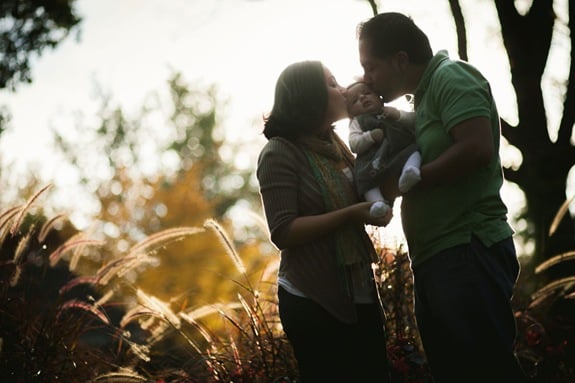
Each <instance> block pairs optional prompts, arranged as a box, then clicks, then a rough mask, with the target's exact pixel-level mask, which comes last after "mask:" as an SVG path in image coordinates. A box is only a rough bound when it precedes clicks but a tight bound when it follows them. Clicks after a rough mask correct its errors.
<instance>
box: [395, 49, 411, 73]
mask: <svg viewBox="0 0 575 383" xmlns="http://www.w3.org/2000/svg"><path fill="white" fill-rule="evenodd" d="M395 62H396V65H397V66H398V68H400V69H401V70H405V69H406V68H407V66H408V65H409V55H408V54H407V52H406V51H399V52H397V53H396V54H395Z"/></svg>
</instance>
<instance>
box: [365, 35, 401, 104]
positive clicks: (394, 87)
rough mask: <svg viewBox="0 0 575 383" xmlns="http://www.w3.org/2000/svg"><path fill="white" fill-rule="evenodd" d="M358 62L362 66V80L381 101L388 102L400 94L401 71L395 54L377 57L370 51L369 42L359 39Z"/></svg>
mask: <svg viewBox="0 0 575 383" xmlns="http://www.w3.org/2000/svg"><path fill="white" fill-rule="evenodd" d="M359 62H360V63H361V66H362V67H363V81H365V83H366V84H367V85H369V86H370V87H371V88H372V89H373V90H374V91H375V92H376V93H377V94H378V95H379V96H381V98H382V100H383V102H390V101H393V100H395V99H396V98H398V97H400V96H402V94H401V93H400V87H399V84H400V83H399V81H400V79H401V73H400V71H399V67H398V66H397V63H396V60H395V55H392V56H390V57H388V58H379V57H375V56H373V54H372V53H371V46H370V42H369V41H367V40H359Z"/></svg>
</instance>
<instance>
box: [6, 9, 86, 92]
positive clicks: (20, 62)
mask: <svg viewBox="0 0 575 383" xmlns="http://www.w3.org/2000/svg"><path fill="white" fill-rule="evenodd" d="M74 1H75V0H2V2H1V3H0V89H2V88H11V89H12V90H15V88H16V84H17V83H20V82H31V77H30V61H31V58H32V57H33V55H38V56H39V55H40V54H41V53H42V52H43V51H44V50H45V49H46V48H54V47H55V46H56V45H58V44H59V43H60V42H62V40H64V39H65V38H66V37H67V36H68V33H69V32H70V31H71V30H73V29H74V28H75V27H76V26H77V25H78V24H79V23H80V18H79V17H78V16H77V15H76V14H75V12H74V9H73V5H74Z"/></svg>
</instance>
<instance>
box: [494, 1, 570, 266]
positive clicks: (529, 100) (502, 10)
mask: <svg viewBox="0 0 575 383" xmlns="http://www.w3.org/2000/svg"><path fill="white" fill-rule="evenodd" d="M495 6H496V8H497V13H498V16H499V21H500V23H501V31H502V35H503V43H504V45H505V48H506V51H507V55H508V58H509V64H510V68H511V81H512V84H513V88H514V89H515V93H516V95H517V109H518V116H519V123H518V125H517V126H510V125H509V124H507V123H505V122H503V123H502V133H503V135H504V136H505V138H506V139H507V140H508V141H509V143H510V144H511V145H514V146H515V147H517V148H518V149H519V150H520V151H521V153H522V155H523V162H522V164H521V167H520V168H519V169H518V170H516V171H514V170H512V169H505V177H506V178H507V179H508V180H509V181H511V182H514V183H516V184H517V185H518V186H519V187H520V188H521V189H522V190H523V192H524V193H525V198H526V201H527V206H526V217H527V219H528V222H529V224H530V225H531V226H530V227H531V229H530V235H531V236H532V238H533V239H534V240H535V252H534V254H533V261H534V262H540V261H542V260H544V259H546V258H549V257H550V256H553V255H556V254H559V253H561V252H564V251H567V250H573V248H575V246H574V245H575V235H574V223H573V220H572V219H571V218H570V217H569V215H567V216H566V217H565V218H564V220H563V221H562V222H561V225H560V226H559V227H558V229H557V231H556V233H555V234H554V235H553V236H552V237H549V236H548V234H547V233H548V231H549V228H550V226H551V222H552V221H553V218H554V216H555V214H556V213H557V211H558V209H559V207H560V206H561V204H563V202H565V200H566V198H567V196H566V195H565V187H566V182H567V175H568V172H569V170H570V169H571V167H572V166H573V165H574V163H575V149H574V147H573V145H572V144H571V143H570V138H571V132H572V126H573V110H574V108H575V105H574V104H575V103H574V94H573V89H572V88H573V85H569V86H568V92H567V97H566V98H565V102H564V110H565V111H566V112H567V113H566V115H564V116H563V120H562V123H561V126H560V129H561V130H560V132H559V135H558V139H557V141H556V142H552V141H551V139H550V137H549V134H548V131H547V118H546V111H545V106H544V103H543V92H542V89H541V79H542V76H543V72H544V70H545V66H546V63H547V59H548V55H549V49H550V46H551V37H552V34H553V26H554V23H555V15H554V13H553V2H552V1H549V0H534V1H533V3H532V5H531V9H530V10H529V12H528V13H526V14H525V15H524V16H522V15H520V14H519V13H518V12H517V10H516V8H515V6H514V4H513V2H512V1H508V0H495ZM570 12H571V11H570ZM570 24H571V18H570ZM572 43H573V40H572ZM574 54H575V51H574V50H573V49H572V50H571V65H573V55H574ZM571 76H573V71H571V72H570V80H571ZM572 83H573V82H572V81H570V82H569V84H572Z"/></svg>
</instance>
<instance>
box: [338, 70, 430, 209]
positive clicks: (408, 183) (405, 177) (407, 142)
mask: <svg viewBox="0 0 575 383" xmlns="http://www.w3.org/2000/svg"><path fill="white" fill-rule="evenodd" d="M346 99H347V110H348V113H349V118H350V123H349V147H350V149H351V151H352V152H354V153H356V163H355V168H354V178H355V182H356V187H357V191H358V193H359V194H360V195H363V196H364V198H365V200H366V201H373V202H375V203H374V204H373V205H372V206H371V210H370V214H371V215H372V216H374V217H381V216H384V215H386V214H387V212H388V210H389V209H390V208H391V206H392V204H393V200H394V199H395V197H397V196H399V195H400V194H402V193H406V192H408V191H409V190H410V189H411V188H412V187H413V186H414V185H415V184H416V183H417V182H419V181H420V180H421V175H420V170H419V169H420V167H421V154H420V153H419V152H418V151H417V146H416V144H415V113H413V112H404V111H400V110H398V109H396V108H392V107H388V106H384V104H383V102H382V101H381V99H380V97H379V96H378V95H377V94H376V93H375V92H373V91H372V90H371V88H369V86H368V85H367V84H365V83H364V82H361V81H359V82H355V83H353V84H351V85H349V86H348V87H347V91H346ZM398 177H399V179H398ZM390 203H391V204H390Z"/></svg>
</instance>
